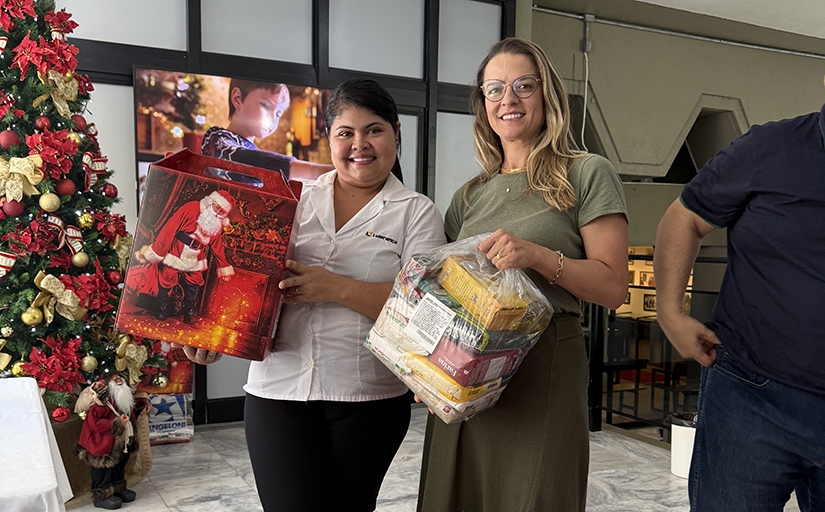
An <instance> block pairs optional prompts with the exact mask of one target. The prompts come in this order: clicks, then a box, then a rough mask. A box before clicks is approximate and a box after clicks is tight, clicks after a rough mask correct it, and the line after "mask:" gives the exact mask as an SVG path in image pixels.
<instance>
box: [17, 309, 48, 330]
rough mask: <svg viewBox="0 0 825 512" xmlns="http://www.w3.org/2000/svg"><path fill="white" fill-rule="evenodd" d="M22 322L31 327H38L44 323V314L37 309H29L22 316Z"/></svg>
mask: <svg viewBox="0 0 825 512" xmlns="http://www.w3.org/2000/svg"><path fill="white" fill-rule="evenodd" d="M20 320H22V321H23V323H24V324H26V325H28V326H29V327H31V326H33V325H37V324H39V323H40V322H42V321H43V312H42V311H40V310H39V309H37V308H32V307H29V308H28V309H27V310H26V311H23V314H22V315H20Z"/></svg>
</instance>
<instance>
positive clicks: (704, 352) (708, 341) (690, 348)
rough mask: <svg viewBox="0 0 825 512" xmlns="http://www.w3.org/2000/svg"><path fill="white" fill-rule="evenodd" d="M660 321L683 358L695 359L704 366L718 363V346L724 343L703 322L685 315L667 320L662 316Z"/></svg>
mask: <svg viewBox="0 0 825 512" xmlns="http://www.w3.org/2000/svg"><path fill="white" fill-rule="evenodd" d="M658 321H659V324H660V325H661V326H662V330H663V331H664V332H665V336H667V339H668V340H670V343H671V344H673V346H674V347H675V348H676V350H677V351H678V352H679V353H680V354H681V355H682V357H690V358H692V359H695V360H696V361H697V362H698V363H699V364H701V365H702V366H710V365H712V364H713V362H714V361H716V345H719V344H721V343H722V342H721V341H719V338H717V337H716V333H714V332H713V331H711V330H710V329H708V328H707V327H705V326H704V325H703V324H702V323H701V322H699V321H698V320H696V319H695V318H691V317H689V316H687V315H685V314H679V315H676V316H674V317H672V318H668V319H667V320H666V319H665V318H663V317H661V316H660V317H659V320H658Z"/></svg>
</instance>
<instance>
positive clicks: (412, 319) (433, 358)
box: [365, 234, 553, 423]
mask: <svg viewBox="0 0 825 512" xmlns="http://www.w3.org/2000/svg"><path fill="white" fill-rule="evenodd" d="M488 236H489V234H484V235H478V236H475V237H472V238H467V239H465V240H461V241H458V242H454V243H451V244H447V245H444V246H441V247H438V248H436V249H433V250H432V251H429V252H426V253H422V254H416V255H415V256H413V257H412V259H410V261H408V262H407V263H406V264H405V265H404V267H403V268H402V269H401V272H399V273H398V276H397V277H396V280H395V284H394V286H393V289H392V292H391V293H390V297H389V298H388V299H387V302H386V303H385V304H384V307H383V308H382V310H381V313H380V314H379V316H378V318H377V319H376V322H375V325H374V326H373V328H372V329H371V330H370V333H369V335H368V337H367V340H366V342H365V345H366V346H367V348H369V349H370V350H371V351H372V352H373V354H375V355H376V357H378V358H379V359H380V360H381V361H382V362H383V363H384V364H385V365H386V366H387V367H388V368H389V369H390V370H392V371H393V373H395V374H396V375H397V376H398V377H399V378H400V379H401V380H402V381H403V382H404V383H405V384H406V385H407V386H408V387H409V388H410V389H411V390H412V391H413V392H414V393H415V394H416V395H417V396H418V397H419V398H420V399H421V400H422V401H423V402H424V403H426V404H427V405H428V406H429V407H430V409H431V410H432V411H433V412H434V413H435V414H437V415H438V417H439V418H441V419H442V420H443V421H444V422H445V423H453V422H456V421H462V420H466V419H468V418H470V417H471V416H473V415H475V414H478V413H479V412H481V411H483V410H485V409H489V408H490V407H492V406H494V405H495V404H496V402H497V401H498V398H499V396H501V393H502V392H503V391H504V389H505V387H506V386H507V383H508V382H509V380H510V378H511V377H512V376H513V374H514V373H515V372H516V370H517V369H518V366H519V364H521V361H522V360H523V359H524V356H525V355H526V354H527V351H529V350H530V348H532V346H533V345H534V344H535V342H536V341H537V340H538V338H539V336H540V335H541V333H542V332H543V331H544V330H545V329H546V328H547V325H548V324H549V323H550V319H551V318H552V315H553V307H552V306H551V305H550V302H549V301H548V300H547V298H546V297H545V296H544V295H543V294H542V292H541V290H539V289H538V288H537V287H536V286H535V285H534V284H533V282H532V281H531V280H530V279H529V278H528V277H527V275H526V274H525V273H524V271H522V270H519V269H505V270H498V268H496V267H495V265H493V264H492V263H491V262H490V261H489V260H488V259H487V258H486V257H485V255H484V254H482V253H481V251H479V250H478V244H479V243H480V242H481V241H482V240H484V239H485V238H486V237H488Z"/></svg>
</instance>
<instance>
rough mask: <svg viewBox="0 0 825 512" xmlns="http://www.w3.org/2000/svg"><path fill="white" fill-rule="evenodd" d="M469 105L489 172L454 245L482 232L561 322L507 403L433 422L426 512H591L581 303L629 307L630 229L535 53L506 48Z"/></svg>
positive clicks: (471, 192)
mask: <svg viewBox="0 0 825 512" xmlns="http://www.w3.org/2000/svg"><path fill="white" fill-rule="evenodd" d="M476 79H477V84H478V87H477V88H475V89H474V91H473V93H472V101H473V107H474V110H475V122H474V124H473V135H474V138H475V144H476V149H477V151H478V160H479V162H480V163H481V167H482V171H481V173H480V174H479V175H478V176H477V177H475V178H474V179H472V180H470V181H469V182H468V183H467V184H466V185H464V186H463V187H462V188H461V189H459V190H458V191H457V192H456V194H455V195H454V196H453V200H452V203H451V204H450V207H449V209H448V210H447V214H446V216H445V231H446V233H447V237H448V238H449V239H450V240H458V239H463V238H467V237H470V236H474V235H478V234H481V233H485V232H492V235H491V236H490V237H488V238H487V239H485V240H484V241H483V242H482V243H481V244H480V246H479V248H480V249H481V250H482V251H484V252H485V253H486V254H487V257H488V258H489V259H490V260H491V261H492V262H493V264H494V265H496V267H498V268H499V269H506V268H520V269H524V270H525V271H526V272H527V274H528V275H529V276H530V278H531V279H533V281H534V282H535V283H536V285H537V286H538V287H539V288H541V290H542V291H543V292H544V293H545V295H546V296H547V298H548V299H550V301H551V302H552V304H553V308H554V310H555V314H554V317H553V321H552V322H551V324H550V326H549V327H548V328H547V330H546V331H545V332H544V333H543V334H542V336H541V338H540V339H539V341H538V342H537V343H536V345H535V346H534V347H533V349H532V350H531V351H530V352H529V353H528V354H527V356H526V357H525V359H524V361H523V363H522V364H521V366H520V368H519V369H518V371H517V372H516V373H515V375H513V376H512V379H511V380H510V382H509V384H508V386H507V389H506V390H505V391H504V393H503V394H502V396H501V399H500V400H499V402H498V404H497V405H496V406H495V407H493V408H492V409H490V410H487V411H485V412H483V413H481V414H479V415H477V416H475V417H473V418H471V419H470V420H469V421H466V422H463V423H458V424H451V425H446V424H444V423H443V422H441V420H439V419H438V418H437V417H435V416H433V415H430V417H429V419H428V423H427V433H426V437H425V441H424V460H423V464H422V478H421V486H420V490H419V503H418V510H419V511H423V512H441V511H444V512H446V511H457V510H468V511H469V510H472V511H474V512H487V511H496V512H498V511H505V510H506V511H508V512H509V511H513V512H525V511H564V512H572V511H583V510H584V509H585V502H586V497H587V471H588V460H589V448H588V428H587V396H586V391H587V382H588V367H587V354H586V348H585V341H584V338H583V335H582V328H581V324H580V322H579V317H580V315H581V310H582V305H581V303H582V301H588V302H595V303H598V304H602V305H604V306H606V307H608V308H617V307H619V305H621V304H622V302H623V301H624V299H625V297H626V295H627V277H626V275H625V272H626V271H627V217H626V206H625V199H624V193H623V191H622V184H621V181H620V180H619V177H618V175H617V174H616V172H615V170H614V169H613V167H612V166H611V165H610V163H609V162H608V161H607V160H605V159H604V158H601V157H599V156H597V155H591V154H587V153H581V152H578V151H576V144H575V142H574V141H573V137H572V135H571V130H570V112H569V109H568V105H567V95H566V93H565V91H564V87H563V84H562V80H561V78H560V77H559V75H558V73H557V72H556V70H555V69H554V68H553V65H552V64H551V63H550V61H549V59H548V58H547V56H546V55H545V54H544V52H543V51H542V50H541V48H540V47H538V46H537V45H536V44H534V43H532V42H530V41H525V40H522V39H515V38H510V39H505V40H504V41H501V42H499V43H497V44H496V45H494V46H493V48H492V49H491V50H490V53H489V54H488V55H487V57H486V58H485V59H484V61H483V62H482V63H481V66H480V67H479V69H478V75H477V78H476Z"/></svg>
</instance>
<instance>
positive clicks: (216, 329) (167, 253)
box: [117, 150, 301, 361]
mask: <svg viewBox="0 0 825 512" xmlns="http://www.w3.org/2000/svg"><path fill="white" fill-rule="evenodd" d="M300 195H301V183H300V182H298V181H287V180H286V179H285V177H284V175H283V174H282V173H280V172H274V171H270V170H266V169H260V168H256V167H252V166H248V165H244V164H239V163H236V162H230V161H228V160H220V159H217V158H212V157H207V156H203V155H196V154H194V153H192V152H190V151H188V150H183V151H180V152H178V153H175V154H174V155H171V156H169V157H167V158H165V159H163V160H160V161H158V162H156V163H154V164H152V166H151V167H150V168H149V172H148V174H147V179H146V185H145V192H144V195H143V203H142V205H141V210H140V215H139V217H138V224H137V228H136V232H135V237H134V245H133V247H132V258H131V262H130V264H129V269H128V271H127V274H126V279H125V286H124V290H123V294H122V297H121V302H120V308H119V310H118V315H117V328H118V329H119V330H121V331H123V332H128V333H132V334H137V335H141V336H144V337H146V338H151V339H159V340H165V341H169V342H172V343H179V344H181V345H189V346H192V347H197V348H202V349H207V350H213V351H217V352H222V353H225V354H229V355H233V356H237V357H241V358H244V359H251V360H256V361H260V360H262V359H263V358H264V357H266V354H267V353H268V351H269V350H270V349H271V343H272V338H273V336H274V333H275V329H276V327H277V322H278V316H279V313H280V308H281V304H282V302H283V298H282V291H281V290H280V289H279V288H278V283H279V282H280V281H281V280H282V276H283V274H284V273H285V272H286V266H285V264H286V259H287V258H288V257H289V255H290V254H291V251H292V247H293V244H294V236H293V232H294V228H295V227H296V226H294V219H296V218H297V217H298V213H299V212H298V208H299V206H298V199H299V198H300Z"/></svg>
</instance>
